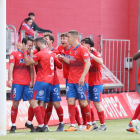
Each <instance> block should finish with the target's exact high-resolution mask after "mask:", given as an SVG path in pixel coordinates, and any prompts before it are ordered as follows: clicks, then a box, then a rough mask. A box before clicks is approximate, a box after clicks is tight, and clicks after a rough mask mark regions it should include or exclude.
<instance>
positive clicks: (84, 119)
mask: <svg viewBox="0 0 140 140" xmlns="http://www.w3.org/2000/svg"><path fill="white" fill-rule="evenodd" d="M80 108H81V114H82V118H83V129H84V130H85V129H86V126H87V119H86V114H85V113H84V110H83V108H82V107H81V106H80Z"/></svg>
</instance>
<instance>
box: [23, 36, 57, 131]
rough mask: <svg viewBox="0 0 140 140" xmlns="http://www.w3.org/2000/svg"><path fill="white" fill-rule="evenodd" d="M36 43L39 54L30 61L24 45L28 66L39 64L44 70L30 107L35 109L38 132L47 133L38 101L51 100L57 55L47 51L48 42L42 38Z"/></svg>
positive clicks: (37, 82) (37, 83) (35, 87)
mask: <svg viewBox="0 0 140 140" xmlns="http://www.w3.org/2000/svg"><path fill="white" fill-rule="evenodd" d="M35 42H36V49H37V50H38V53H36V54H35V55H34V56H33V58H31V59H28V57H27V51H26V50H27V48H26V47H25V45H23V50H24V61H25V64H26V65H32V64H36V63H39V64H40V67H41V69H42V71H41V74H39V75H38V74H37V80H36V82H35V86H34V93H33V98H32V99H31V101H30V106H31V108H32V109H33V112H34V114H35V116H36V119H37V122H38V124H39V125H38V127H37V129H36V131H37V132H45V131H46V127H45V126H44V120H43V117H42V113H41V109H40V107H39V106H38V101H45V100H46V98H49V95H50V89H51V84H52V82H53V79H54V60H55V55H54V54H53V53H52V52H51V51H49V50H47V49H46V40H44V39H43V38H42V37H38V38H36V39H35Z"/></svg>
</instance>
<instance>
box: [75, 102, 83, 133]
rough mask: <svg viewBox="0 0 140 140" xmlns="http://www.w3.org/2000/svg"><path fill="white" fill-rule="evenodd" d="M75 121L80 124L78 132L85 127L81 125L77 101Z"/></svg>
mask: <svg viewBox="0 0 140 140" xmlns="http://www.w3.org/2000/svg"><path fill="white" fill-rule="evenodd" d="M75 120H76V121H77V123H78V128H77V130H80V129H82V128H83V126H82V123H81V118H80V113H79V109H78V107H77V105H76V101H75Z"/></svg>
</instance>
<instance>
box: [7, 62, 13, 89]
mask: <svg viewBox="0 0 140 140" xmlns="http://www.w3.org/2000/svg"><path fill="white" fill-rule="evenodd" d="M13 69H14V63H9V69H8V87H12V81H11V79H12V73H13Z"/></svg>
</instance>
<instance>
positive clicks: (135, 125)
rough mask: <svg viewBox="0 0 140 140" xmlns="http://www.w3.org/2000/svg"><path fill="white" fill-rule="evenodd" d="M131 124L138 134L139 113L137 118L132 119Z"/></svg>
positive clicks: (139, 132) (139, 131)
mask: <svg viewBox="0 0 140 140" xmlns="http://www.w3.org/2000/svg"><path fill="white" fill-rule="evenodd" d="M132 124H133V127H134V130H135V132H136V133H137V134H140V130H139V125H140V115H139V116H138V117H137V119H135V120H132Z"/></svg>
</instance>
